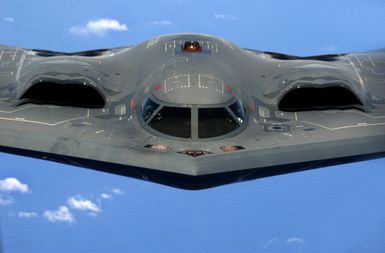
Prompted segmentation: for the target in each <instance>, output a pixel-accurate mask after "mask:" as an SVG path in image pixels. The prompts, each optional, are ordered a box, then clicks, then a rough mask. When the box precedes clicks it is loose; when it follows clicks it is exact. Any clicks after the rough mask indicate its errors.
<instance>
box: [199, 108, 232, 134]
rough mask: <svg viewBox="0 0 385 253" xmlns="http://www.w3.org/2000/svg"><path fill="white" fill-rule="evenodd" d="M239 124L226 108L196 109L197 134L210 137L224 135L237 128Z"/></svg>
mask: <svg viewBox="0 0 385 253" xmlns="http://www.w3.org/2000/svg"><path fill="white" fill-rule="evenodd" d="M238 127H239V124H238V123H237V122H236V121H235V119H234V118H233V117H232V116H231V114H230V113H229V112H228V111H227V110H226V108H199V109H198V136H199V138H212V137H217V136H221V135H225V134H227V133H230V132H232V131H234V130H235V129H237V128H238Z"/></svg>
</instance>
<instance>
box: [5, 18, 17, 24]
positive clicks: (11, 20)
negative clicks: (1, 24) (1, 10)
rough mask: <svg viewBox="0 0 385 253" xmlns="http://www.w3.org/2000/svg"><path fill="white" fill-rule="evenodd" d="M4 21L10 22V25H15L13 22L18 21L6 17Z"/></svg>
mask: <svg viewBox="0 0 385 253" xmlns="http://www.w3.org/2000/svg"><path fill="white" fill-rule="evenodd" d="M3 20H4V21H5V22H8V23H13V22H15V21H16V19H14V18H12V17H5V18H3Z"/></svg>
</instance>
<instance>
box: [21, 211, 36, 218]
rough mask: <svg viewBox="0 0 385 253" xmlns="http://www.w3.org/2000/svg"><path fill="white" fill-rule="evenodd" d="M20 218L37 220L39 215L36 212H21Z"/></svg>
mask: <svg viewBox="0 0 385 253" xmlns="http://www.w3.org/2000/svg"><path fill="white" fill-rule="evenodd" d="M18 216H19V218H36V217H37V213H35V212H19V214H18Z"/></svg>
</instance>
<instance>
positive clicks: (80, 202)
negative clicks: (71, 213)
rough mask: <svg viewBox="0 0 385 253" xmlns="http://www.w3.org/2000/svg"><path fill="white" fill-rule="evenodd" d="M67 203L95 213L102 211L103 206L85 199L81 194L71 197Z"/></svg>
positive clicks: (74, 207) (75, 207)
mask: <svg viewBox="0 0 385 253" xmlns="http://www.w3.org/2000/svg"><path fill="white" fill-rule="evenodd" d="M67 203H68V205H69V206H70V207H71V208H73V209H76V210H80V211H85V212H89V213H90V214H94V215H96V214H97V213H98V212H100V211H101V208H100V207H99V206H98V205H96V204H95V203H93V202H92V201H91V200H88V199H83V198H82V197H80V196H76V197H71V198H69V199H68V201H67Z"/></svg>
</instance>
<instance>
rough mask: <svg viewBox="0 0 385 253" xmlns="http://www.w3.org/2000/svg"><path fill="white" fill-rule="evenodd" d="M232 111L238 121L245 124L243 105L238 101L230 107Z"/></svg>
mask: <svg viewBox="0 0 385 253" xmlns="http://www.w3.org/2000/svg"><path fill="white" fill-rule="evenodd" d="M230 109H231V111H233V113H234V114H235V116H236V117H237V119H238V121H239V122H240V123H243V121H244V120H245V109H244V107H243V105H242V103H241V102H240V101H239V100H238V101H237V102H235V103H234V104H232V105H230Z"/></svg>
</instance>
